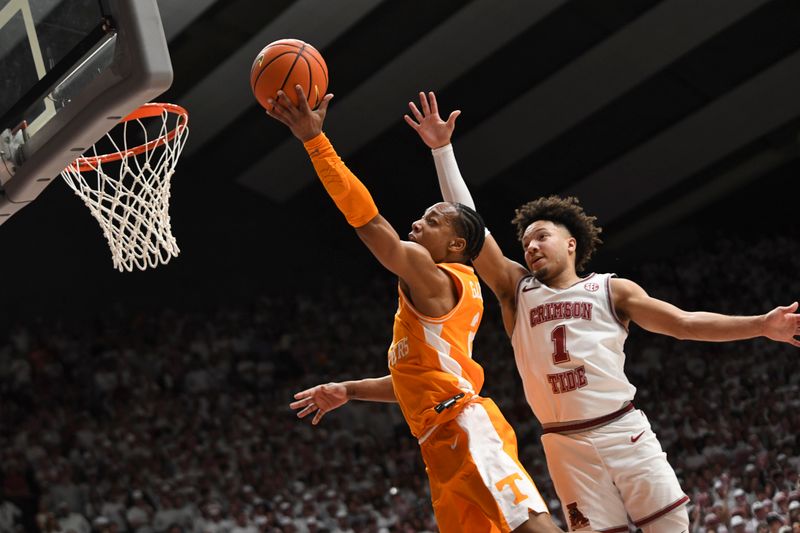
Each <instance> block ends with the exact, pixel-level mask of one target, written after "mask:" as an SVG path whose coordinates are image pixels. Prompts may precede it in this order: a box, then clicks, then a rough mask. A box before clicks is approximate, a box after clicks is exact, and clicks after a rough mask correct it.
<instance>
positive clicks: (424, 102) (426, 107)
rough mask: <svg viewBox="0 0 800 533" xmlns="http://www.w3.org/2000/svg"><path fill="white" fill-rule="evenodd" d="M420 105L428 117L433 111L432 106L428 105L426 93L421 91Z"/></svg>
mask: <svg viewBox="0 0 800 533" xmlns="http://www.w3.org/2000/svg"><path fill="white" fill-rule="evenodd" d="M419 105H420V107H421V108H422V112H423V113H425V116H426V117H427V116H428V115H429V114H430V112H431V108H430V106H429V105H428V97H427V96H425V93H423V92H420V93H419Z"/></svg>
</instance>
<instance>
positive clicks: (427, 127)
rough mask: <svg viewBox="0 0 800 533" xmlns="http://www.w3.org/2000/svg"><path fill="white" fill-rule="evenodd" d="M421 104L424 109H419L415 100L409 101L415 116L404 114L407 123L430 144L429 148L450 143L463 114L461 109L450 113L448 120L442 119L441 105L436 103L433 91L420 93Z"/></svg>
mask: <svg viewBox="0 0 800 533" xmlns="http://www.w3.org/2000/svg"><path fill="white" fill-rule="evenodd" d="M419 106H420V108H421V109H422V111H420V109H417V106H416V105H415V104H414V102H409V103H408V108H409V109H410V110H411V114H412V115H414V118H413V119H412V118H411V117H409V116H408V115H403V118H404V119H405V121H406V124H408V125H409V126H411V127H412V128H413V129H414V131H416V132H417V133H418V134H419V136H420V137H421V138H422V142H424V143H425V144H426V145H428V147H429V148H432V149H433V148H441V147H442V146H446V145H448V144H450V137H451V136H452V135H453V130H454V129H455V127H456V119H457V118H458V115H460V114H461V111H459V110H455V111H453V112H452V113H450V116H449V117H447V122H445V121H444V120H442V117H440V116H439V105H438V104H437V103H436V95H435V94H434V93H433V91H431V92H429V93H428V94H425V93H424V92H420V93H419ZM414 119H416V120H414Z"/></svg>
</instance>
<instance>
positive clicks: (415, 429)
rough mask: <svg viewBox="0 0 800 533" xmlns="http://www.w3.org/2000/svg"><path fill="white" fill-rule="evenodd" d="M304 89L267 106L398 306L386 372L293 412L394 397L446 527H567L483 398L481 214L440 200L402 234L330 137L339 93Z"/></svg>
mask: <svg viewBox="0 0 800 533" xmlns="http://www.w3.org/2000/svg"><path fill="white" fill-rule="evenodd" d="M296 90H297V94H298V101H299V102H300V103H299V104H298V105H297V106H295V105H293V104H292V103H291V101H290V100H289V99H288V97H287V96H286V95H285V94H284V93H283V92H278V97H277V101H276V102H274V105H275V107H274V108H273V109H272V111H269V112H268V114H269V115H270V116H271V117H273V118H275V119H277V120H279V121H280V122H282V123H283V124H285V125H286V126H287V127H288V128H289V129H290V130H291V131H292V133H293V134H294V135H295V137H297V138H298V139H300V140H301V141H302V142H303V145H304V146H305V148H306V150H307V152H308V154H309V156H310V158H311V162H312V163H313V165H314V169H315V170H316V171H317V175H318V176H319V179H320V181H322V184H323V186H324V187H325V190H326V191H327V192H328V194H329V195H330V196H331V198H332V199H333V201H334V202H335V203H336V206H337V207H338V208H339V210H340V211H341V212H342V213H343V214H344V216H345V218H346V219H347V221H348V223H349V224H350V225H352V226H353V227H354V228H355V230H356V233H357V234H358V236H359V237H360V238H361V240H362V241H364V244H366V245H367V248H369V250H370V251H371V252H372V253H373V255H374V256H375V257H376V259H378V261H380V262H381V264H383V265H384V266H385V267H386V268H387V269H389V270H390V271H391V272H393V273H395V274H397V276H398V277H399V283H398V292H399V306H398V309H397V313H396V314H395V320H394V336H393V339H392V344H391V347H390V348H389V354H388V355H389V357H388V359H389V371H390V374H389V375H388V376H385V377H383V378H378V379H366V380H361V381H355V382H349V383H339V384H328V385H321V386H317V387H314V388H312V389H309V390H307V391H303V392H300V393H298V394H296V395H295V398H296V399H297V401H295V402H294V403H292V404H291V406H292V408H294V409H300V411H299V413H298V416H300V417H304V416H306V415H309V414H311V413H314V419H313V422H314V423H315V424H316V423H318V422H319V420H320V419H321V418H322V416H323V414H324V413H325V412H327V411H328V410H330V409H333V408H335V407H338V406H339V405H341V404H343V403H344V402H346V401H347V400H348V399H350V398H358V399H362V400H374V401H397V402H398V403H399V404H400V408H401V410H402V412H403V416H404V417H405V419H406V421H407V422H408V425H409V428H410V429H411V432H412V433H413V434H414V436H415V437H416V438H417V439H418V440H419V444H420V449H421V451H422V457H423V459H424V461H425V464H426V466H427V472H428V476H429V480H430V486H431V496H432V500H433V508H434V512H435V515H436V520H437V523H438V524H439V528H440V529H441V531H443V532H445V533H448V532H460V531H467V532H472V531H474V532H487V531H503V532H507V531H534V532H553V531H560V529H559V528H557V527H556V526H555V525H554V524H553V522H552V520H551V518H550V515H549V514H548V513H547V508H546V506H545V504H544V501H543V500H542V498H541V496H540V495H539V493H538V491H537V490H536V487H535V486H534V484H533V481H532V480H531V478H530V476H529V475H528V473H527V472H526V471H525V469H524V468H523V467H522V466H521V465H520V463H519V460H518V458H517V445H516V437H515V435H514V431H513V430H512V428H511V426H509V424H508V423H507V422H506V420H505V419H504V418H503V415H502V414H501V413H500V411H499V409H498V408H497V406H496V405H495V404H494V402H493V401H492V400H490V399H489V398H484V397H481V396H479V393H480V390H481V386H482V385H483V369H482V368H481V367H480V366H479V365H478V364H477V363H476V362H475V361H474V360H473V359H472V354H471V351H472V339H473V338H474V336H475V332H476V331H477V329H478V324H479V322H480V319H481V316H482V313H483V300H482V298H481V291H480V285H479V283H478V279H477V277H476V276H475V274H474V272H473V270H472V268H471V267H470V266H469V265H468V264H467V263H468V262H469V260H470V259H472V258H473V257H474V255H475V254H476V253H477V251H478V250H479V249H480V248H481V246H482V244H483V239H484V226H483V222H482V220H481V219H480V217H479V216H478V214H477V213H475V211H473V210H472V209H470V208H468V207H465V206H462V205H460V204H453V203H448V202H441V203H438V204H435V205H433V206H431V207H429V208H428V209H427V210H426V211H425V213H424V214H423V216H422V218H420V219H419V220H417V221H416V222H414V223H413V224H412V225H411V232H410V233H409V234H408V240H407V241H404V240H401V239H400V237H399V236H398V234H397V232H396V231H395V230H394V229H393V228H392V226H391V225H389V223H388V222H387V221H386V219H384V218H383V217H382V216H381V215H380V214H379V213H378V208H377V207H376V206H375V203H374V202H373V200H372V198H371V196H370V194H369V192H368V191H367V189H366V188H365V187H364V185H363V184H362V183H361V182H360V181H359V180H358V179H357V178H356V177H355V176H354V175H353V174H352V173H351V172H350V170H349V169H348V168H347V167H346V166H345V165H344V163H343V162H342V160H341V159H340V158H339V156H338V155H337V154H336V152H335V151H334V149H333V146H332V145H331V143H330V141H328V139H327V137H326V136H325V134H324V133H322V124H323V121H324V119H325V115H326V112H327V108H328V103H329V102H330V99H331V98H332V95H330V94H328V95H325V97H324V99H323V101H322V104H321V105H320V106H319V109H318V110H317V111H312V110H311V109H310V108H309V106H308V103H307V102H306V98H305V96H304V95H303V91H302V89H301V88H300V87H299V86H297V87H296ZM269 103H270V104H273V102H269Z"/></svg>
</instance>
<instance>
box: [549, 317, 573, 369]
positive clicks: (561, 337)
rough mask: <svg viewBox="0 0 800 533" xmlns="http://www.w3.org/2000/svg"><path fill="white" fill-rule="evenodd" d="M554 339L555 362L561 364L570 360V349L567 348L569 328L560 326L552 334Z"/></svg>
mask: <svg viewBox="0 0 800 533" xmlns="http://www.w3.org/2000/svg"><path fill="white" fill-rule="evenodd" d="M550 338H551V339H552V340H553V346H554V347H555V351H554V352H553V364H556V365H558V364H561V363H566V362H567V361H569V351H568V350H567V328H566V327H565V326H558V327H556V328H555V329H553V332H552V333H551V334H550Z"/></svg>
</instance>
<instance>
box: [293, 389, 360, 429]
mask: <svg viewBox="0 0 800 533" xmlns="http://www.w3.org/2000/svg"><path fill="white" fill-rule="evenodd" d="M294 398H295V400H297V401H294V402H292V403H290V404H289V407H291V408H292V409H296V410H297V417H298V418H305V417H307V416H308V415H310V414H312V413H313V414H314V418H312V419H311V423H312V424H314V425H317V424H319V421H320V420H322V417H323V416H325V413H328V412H330V411H333V410H334V409H336V408H338V407H341V406H343V405H344V404H346V403H347V400H348V399H349V398H348V397H347V388H346V387H345V386H344V385H342V384H341V383H326V384H324V385H317V386H316V387H311V388H310V389H306V390H304V391H301V392H298V393H297V394H295V395H294Z"/></svg>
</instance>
